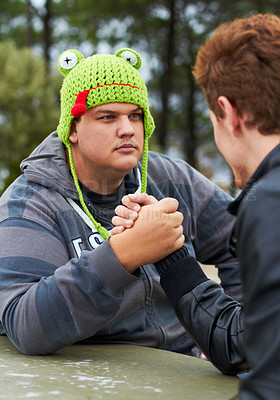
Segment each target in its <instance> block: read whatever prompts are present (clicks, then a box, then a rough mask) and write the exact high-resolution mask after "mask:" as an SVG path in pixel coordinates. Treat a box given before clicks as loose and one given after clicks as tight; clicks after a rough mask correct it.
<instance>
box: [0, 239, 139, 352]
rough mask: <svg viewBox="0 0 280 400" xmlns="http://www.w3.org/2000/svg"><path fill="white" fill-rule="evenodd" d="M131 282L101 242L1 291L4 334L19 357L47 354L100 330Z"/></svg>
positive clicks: (115, 309)
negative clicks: (32, 279) (49, 271)
mask: <svg viewBox="0 0 280 400" xmlns="http://www.w3.org/2000/svg"><path fill="white" fill-rule="evenodd" d="M46 267H48V268H50V266H47V264H46ZM29 268H30V269H32V267H31V266H30V267H29ZM34 268H36V266H35V265H34ZM136 280H137V278H135V277H134V276H133V275H131V274H129V273H127V272H126V271H125V270H124V269H123V268H122V266H121V265H120V264H119V262H118V260H117V259H116V257H115V255H114V253H113V251H112V250H111V249H110V246H109V244H108V242H106V243H104V244H103V245H101V246H100V247H99V248H97V249H96V250H94V251H92V252H88V251H84V252H82V256H81V258H80V259H73V260H70V261H69V262H68V263H67V264H65V265H64V266H61V267H58V268H56V270H55V272H54V273H53V274H51V275H50V276H48V277H46V278H45V277H41V279H39V280H38V281H37V282H29V283H27V282H20V281H18V282H17V283H15V284H14V285H11V286H9V287H7V288H6V289H5V290H2V291H1V292H0V303H1V305H3V304H5V307H4V309H2V310H3V314H2V317H1V318H2V323H3V326H4V329H5V331H6V333H7V335H8V336H9V337H10V339H11V341H13V343H14V344H15V345H16V347H17V348H18V349H19V350H20V351H21V352H23V353H26V354H48V353H52V352H54V351H56V350H58V349H59V348H62V347H64V346H66V345H69V344H72V343H74V342H77V341H80V340H83V339H85V338H87V337H89V336H93V335H94V334H95V333H96V332H97V331H99V330H101V329H102V328H103V327H104V326H105V325H106V324H107V323H108V321H110V320H111V319H112V318H113V317H114V316H115V314H116V313H117V312H118V310H119V308H120V306H121V304H122V300H123V299H122V291H123V290H124V288H125V287H126V286H128V285H130V284H131V283H134V282H135V281H136Z"/></svg>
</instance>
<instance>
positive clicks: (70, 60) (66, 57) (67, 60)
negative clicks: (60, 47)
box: [59, 51, 78, 69]
mask: <svg viewBox="0 0 280 400" xmlns="http://www.w3.org/2000/svg"><path fill="white" fill-rule="evenodd" d="M77 62H78V59H77V56H76V54H75V53H72V51H65V52H64V53H63V54H62V56H61V57H60V61H59V64H60V66H61V68H64V69H72V68H73V67H75V65H76V64H77Z"/></svg>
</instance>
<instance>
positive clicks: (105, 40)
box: [0, 0, 280, 194]
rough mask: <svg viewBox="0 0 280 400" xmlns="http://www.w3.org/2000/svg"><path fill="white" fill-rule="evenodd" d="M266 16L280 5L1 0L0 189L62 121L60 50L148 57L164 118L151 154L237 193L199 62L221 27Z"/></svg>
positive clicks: (146, 73) (154, 104) (269, 0)
mask: <svg viewBox="0 0 280 400" xmlns="http://www.w3.org/2000/svg"><path fill="white" fill-rule="evenodd" d="M264 12H271V13H274V14H277V15H279V14H280V2H279V0H265V1H264V0H246V1H244V0H235V1H232V0H222V1H218V0H217V1H213V0H212V1H187V0H152V1H151V0H133V1H131V0H111V1H110V0H77V1H76V0H9V1H7V0H0V139H1V147H0V193H1V192H3V190H4V189H5V188H6V187H7V185H9V184H10V183H11V182H12V181H13V180H14V179H15V178H16V177H17V176H18V175H19V174H20V169H19V164H20V162H21V161H22V159H24V158H25V157H27V156H28V155H29V154H30V152H31V151H32V150H33V149H34V148H35V147H36V146H37V145H38V144H39V143H40V142H41V141H42V139H44V138H45V137H46V136H47V135H48V134H49V133H50V132H52V131H53V130H55V129H56V126H57V125H58V118H59V90H60V86H61V83H62V76H61V75H60V73H59V72H58V69H57V59H58V57H59V55H60V53H62V51H64V50H67V49H71V48H72V49H73V48H74V49H77V50H79V51H81V52H82V53H83V55H84V56H85V57H87V56H90V55H92V54H93V53H97V52H99V53H115V52H116V51H117V50H118V49H120V48H122V47H131V48H133V49H135V50H136V51H138V52H139V53H140V55H141V57H142V61H143V62H142V67H141V70H140V73H141V74H142V76H143V77H144V79H145V80H146V82H147V86H148V90H149V96H150V105H151V109H152V113H153V116H154V118H155V121H156V131H155V133H154V135H153V136H152V139H151V144H150V148H151V149H153V150H157V151H160V152H163V153H165V154H168V155H170V156H172V157H180V158H183V159H185V160H186V161H187V162H189V163H190V164H191V165H192V166H194V167H195V168H197V169H198V170H200V171H201V172H202V173H203V174H205V175H206V176H208V177H209V178H210V179H212V180H213V181H215V183H217V184H219V185H220V186H221V187H223V188H225V189H226V190H229V191H232V193H233V194H234V186H233V185H232V177H231V172H230V170H229V168H228V167H227V165H226V163H225V161H224V160H223V159H222V157H221V156H220V155H219V153H218V151H217V149H216V146H215V144H214V140H213V136H212V126H211V124H210V121H209V111H208V108H207V105H206V104H205V101H204V98H203V95H202V93H201V91H200V89H199V88H198V87H197V86H196V85H195V83H194V80H193V77H192V66H193V65H194V62H195V57H196V53H197V50H198V48H199V46H200V45H201V44H202V43H203V42H204V41H205V39H206V38H207V37H208V36H209V35H210V34H211V33H212V32H213V30H214V29H215V28H216V27H217V26H218V25H219V24H220V23H221V22H226V21H230V20H232V19H234V18H237V17H244V16H248V15H252V14H256V13H264Z"/></svg>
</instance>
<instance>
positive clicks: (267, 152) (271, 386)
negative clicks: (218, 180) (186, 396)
mask: <svg viewBox="0 0 280 400" xmlns="http://www.w3.org/2000/svg"><path fill="white" fill-rule="evenodd" d="M279 71H280V19H279V18H278V17H276V16H274V15H255V16H252V17H249V18H243V19H238V20H235V21H233V22H231V23H229V24H222V25H221V26H220V27H219V28H218V29H217V30H216V31H215V32H214V34H213V36H212V37H211V38H210V39H208V40H207V41H206V43H205V45H204V46H202V47H201V48H200V50H199V52H198V55H197V60H196V64H195V67H194V77H195V79H196V81H197V83H198V84H199V85H200V86H201V88H202V90H203V92H204V94H205V98H206V100H207V103H208V105H209V108H210V110H211V113H210V118H211V121H212V123H213V127H214V137H215V141H216V144H217V147H218V149H219V150H220V152H221V153H222V154H223V156H224V157H225V159H226V160H227V162H228V164H229V165H230V167H231V169H232V171H233V173H234V177H235V182H236V185H237V187H239V188H240V189H243V190H242V192H241V193H240V195H239V196H238V197H237V199H235V201H234V202H233V203H232V204H231V205H230V207H229V212H230V213H231V214H233V215H236V216H237V220H236V224H235V227H234V230H233V232H232V235H231V238H230V247H231V251H232V252H233V253H234V254H236V255H237V258H238V260H239V262H240V268H241V276H242V282H243V289H244V308H243V309H241V307H240V305H237V304H236V302H234V301H233V300H232V299H231V298H230V297H227V296H226V295H225V294H224V293H223V291H222V290H221V288H220V287H219V285H218V284H216V283H215V282H211V281H209V280H207V278H206V277H205V276H204V274H203V272H202V270H201V269H200V267H199V265H198V263H197V262H196V260H195V259H194V258H193V257H190V256H189V255H188V251H187V249H186V248H185V247H183V248H182V249H180V250H179V251H176V252H175V253H173V254H172V255H170V256H168V257H166V258H165V259H164V260H162V261H160V262H158V263H156V264H155V265H156V267H157V270H158V272H159V273H160V275H161V284H162V286H163V288H164V290H165V292H166V294H167V295H168V297H169V299H170V300H171V302H172V304H173V306H174V308H175V310H176V313H177V315H178V317H179V319H180V320H181V322H182V324H183V325H184V326H185V327H186V329H187V330H188V331H189V332H190V334H191V335H192V337H193V338H194V340H195V341H196V342H197V343H198V345H199V346H200V347H201V349H202V350H203V352H204V353H205V354H206V355H207V357H208V358H209V359H210V360H211V361H212V362H213V363H214V364H215V365H216V366H217V367H218V368H219V369H221V370H222V371H223V372H225V373H233V372H234V371H236V370H237V369H238V368H240V370H242V368H244V367H245V366H246V363H247V364H248V365H249V366H250V367H251V369H252V372H251V373H250V374H249V375H248V376H247V377H246V378H245V379H243V380H242V382H241V385H240V393H239V396H240V399H242V400H253V399H254V400H257V399H258V400H260V399H263V400H264V399H269V400H276V399H277V400H278V399H279V393H280V380H279V377H280V318H279V315H280V246H279V243H280V211H279V206H280V73H279ZM129 201H130V203H133V201H135V202H137V201H138V202H139V203H140V199H133V198H130V200H129ZM127 202H128V199H125V203H126V204H128V205H129V206H130V204H129V203H127ZM147 203H148V199H145V204H147ZM123 216H124V217H126V216H125V215H123ZM119 223H120V221H119ZM243 350H245V354H246V357H243V355H244V354H243Z"/></svg>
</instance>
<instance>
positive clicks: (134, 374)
mask: <svg viewBox="0 0 280 400" xmlns="http://www.w3.org/2000/svg"><path fill="white" fill-rule="evenodd" d="M238 384H239V378H237V377H231V376H225V375H223V374H221V373H220V372H219V371H218V370H217V369H216V368H215V367H213V365H212V364H211V363H210V362H208V361H205V360H200V359H197V358H194V357H189V356H185V355H182V354H177V353H172V352H169V351H164V350H158V349H152V348H147V347H140V346H132V345H81V344H76V345H73V346H68V347H65V348H64V349H62V350H60V351H58V352H56V353H54V354H52V355H49V356H35V357H34V356H26V355H23V354H21V353H19V352H18V351H17V350H16V348H15V347H14V346H13V345H12V344H11V343H10V341H9V340H8V338H7V337H5V336H1V337H0V399H5V400H10V399H11V400H16V399H29V398H35V399H48V400H49V399H54V400H55V399H67V400H71V399H80V400H81V399H85V400H91V399H92V400H93V399H94V400H96V399H117V400H122V399H129V400H137V399H139V400H140V399H141V400H143V399H145V400H146V399H147V400H149V399H153V400H156V399H160V400H163V399H168V400H170V399H174V400H181V399H184V400H230V399H232V398H233V397H234V396H235V395H236V394H237V392H238Z"/></svg>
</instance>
